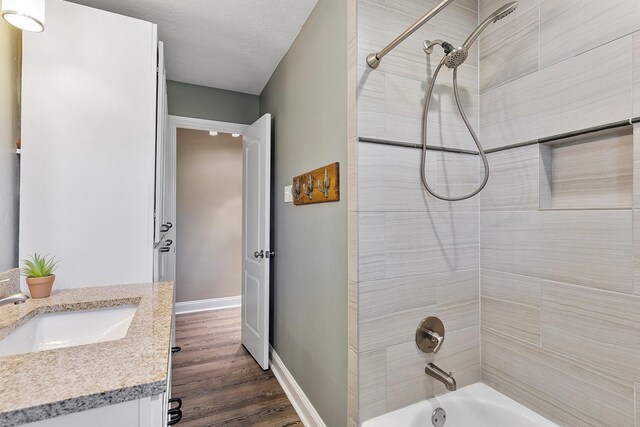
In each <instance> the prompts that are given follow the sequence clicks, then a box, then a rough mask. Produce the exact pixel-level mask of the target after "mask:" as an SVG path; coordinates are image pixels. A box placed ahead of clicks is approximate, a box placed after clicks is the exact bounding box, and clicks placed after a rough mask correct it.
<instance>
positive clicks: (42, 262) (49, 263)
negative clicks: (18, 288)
mask: <svg viewBox="0 0 640 427" xmlns="http://www.w3.org/2000/svg"><path fill="white" fill-rule="evenodd" d="M28 258H29V259H24V260H22V264H23V267H22V270H21V273H22V275H23V276H26V277H47V276H51V274H52V273H53V271H54V270H55V269H56V267H57V266H58V261H56V259H55V257H52V256H47V255H38V254H33V255H29V256H28Z"/></svg>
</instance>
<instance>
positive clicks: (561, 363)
mask: <svg viewBox="0 0 640 427" xmlns="http://www.w3.org/2000/svg"><path fill="white" fill-rule="evenodd" d="M482 380H483V382H485V383H487V384H489V385H490V386H491V387H493V388H495V389H497V390H498V391H500V392H501V393H505V394H506V395H507V396H509V397H511V398H512V399H515V400H516V401H518V402H520V403H522V404H524V405H525V406H528V407H529V408H531V409H533V410H534V411H536V412H538V413H540V414H541V415H543V416H545V417H547V418H549V419H551V420H553V421H555V422H557V423H559V424H561V425H568V426H574V425H585V426H586V425H595V426H633V422H634V396H633V382H632V381H631V380H623V379H617V378H615V377H612V376H610V375H604V374H600V373H597V372H596V371H594V370H592V369H591V367H590V366H588V365H583V364H580V363H578V362H576V361H574V360H571V359H568V358H565V357H562V356H560V355H557V354H554V353H552V352H549V351H546V350H544V349H542V348H540V347H536V346H533V345H531V344H528V343H526V342H524V341H519V340H517V339H513V338H509V337H507V336H505V335H502V334H499V333H497V332H494V331H491V330H489V329H483V330H482Z"/></svg>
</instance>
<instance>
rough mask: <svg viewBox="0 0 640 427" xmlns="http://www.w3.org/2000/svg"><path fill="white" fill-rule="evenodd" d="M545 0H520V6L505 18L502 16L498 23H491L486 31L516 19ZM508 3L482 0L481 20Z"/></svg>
mask: <svg viewBox="0 0 640 427" xmlns="http://www.w3.org/2000/svg"><path fill="white" fill-rule="evenodd" d="M542 1H543V0H519V1H518V3H519V5H518V8H517V9H516V10H515V11H514V12H512V13H511V14H509V15H507V16H506V17H505V18H502V19H501V20H500V21H498V22H497V23H495V24H493V25H490V26H489V27H488V28H487V29H486V30H485V34H486V33H490V32H492V31H496V30H498V29H499V28H500V27H502V26H503V25H508V24H509V23H511V21H514V20H516V19H517V18H518V17H519V16H520V15H522V14H524V13H526V12H528V11H530V10H531V9H532V8H535V7H537V6H538V5H539V4H540V3H542ZM505 3H506V1H505V0H480V1H479V2H478V4H479V12H480V16H479V20H480V21H484V20H485V19H486V18H487V17H488V16H489V15H490V14H492V13H493V12H494V11H495V10H497V9H498V8H499V7H502V6H503V5H504V4H505Z"/></svg>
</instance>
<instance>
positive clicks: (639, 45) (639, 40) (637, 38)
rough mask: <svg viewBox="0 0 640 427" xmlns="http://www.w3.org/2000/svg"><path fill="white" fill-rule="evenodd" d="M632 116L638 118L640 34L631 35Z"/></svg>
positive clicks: (639, 98) (639, 113)
mask: <svg viewBox="0 0 640 427" xmlns="http://www.w3.org/2000/svg"><path fill="white" fill-rule="evenodd" d="M632 37H633V54H632V56H633V116H634V117H637V116H640V32H636V33H634V34H633V36H632Z"/></svg>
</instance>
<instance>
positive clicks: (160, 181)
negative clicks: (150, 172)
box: [154, 42, 167, 243]
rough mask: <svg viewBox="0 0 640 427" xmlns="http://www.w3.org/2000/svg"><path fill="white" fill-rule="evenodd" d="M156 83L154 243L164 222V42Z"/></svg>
mask: <svg viewBox="0 0 640 427" xmlns="http://www.w3.org/2000/svg"><path fill="white" fill-rule="evenodd" d="M157 76H158V77H157V85H156V99H157V103H156V156H155V158H156V170H155V184H156V187H155V197H154V225H155V226H154V243H158V242H159V241H160V239H161V233H162V232H161V226H162V224H164V222H165V183H166V177H165V175H166V155H165V150H166V145H167V144H166V123H165V117H166V110H165V104H166V97H165V89H166V71H165V68H164V44H163V43H162V42H158V73H157Z"/></svg>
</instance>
